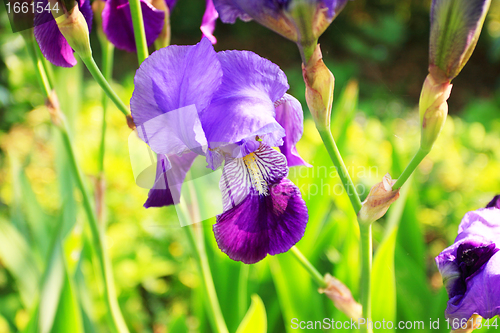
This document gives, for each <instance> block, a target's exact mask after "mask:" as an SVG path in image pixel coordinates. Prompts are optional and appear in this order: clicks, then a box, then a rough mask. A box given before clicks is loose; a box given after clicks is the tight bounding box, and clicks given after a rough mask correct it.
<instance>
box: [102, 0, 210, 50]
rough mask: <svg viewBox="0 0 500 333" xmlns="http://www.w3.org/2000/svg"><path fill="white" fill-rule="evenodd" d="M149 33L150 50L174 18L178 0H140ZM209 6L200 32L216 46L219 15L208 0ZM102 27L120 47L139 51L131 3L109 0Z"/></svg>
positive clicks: (109, 38) (125, 0)
mask: <svg viewBox="0 0 500 333" xmlns="http://www.w3.org/2000/svg"><path fill="white" fill-rule="evenodd" d="M140 1H141V9H142V15H143V20H144V29H145V31H146V42H147V45H148V47H149V46H151V45H152V44H153V43H154V42H155V40H156V39H157V38H158V36H160V34H161V33H162V30H163V27H164V25H165V24H166V23H165V15H170V14H169V13H170V12H172V9H173V8H174V6H175V4H176V2H177V0H140ZM206 3H207V7H206V11H205V14H204V16H203V22H202V25H201V27H200V29H201V30H202V32H203V35H204V36H206V37H208V38H209V39H210V40H211V41H212V43H214V44H215V42H216V39H215V37H214V36H213V31H214V29H215V21H216V20H217V17H218V14H217V12H216V11H215V8H214V6H213V3H212V0H207V1H206ZM166 11H168V14H166V13H165V12H166ZM102 26H103V30H104V33H105V34H106V36H107V37H108V40H109V41H110V42H111V43H113V44H114V45H115V46H116V47H117V48H119V49H121V50H125V51H128V52H136V45H135V37H134V27H133V24H132V17H131V14H130V5H129V2H128V0H106V6H105V7H104V10H103V12H102Z"/></svg>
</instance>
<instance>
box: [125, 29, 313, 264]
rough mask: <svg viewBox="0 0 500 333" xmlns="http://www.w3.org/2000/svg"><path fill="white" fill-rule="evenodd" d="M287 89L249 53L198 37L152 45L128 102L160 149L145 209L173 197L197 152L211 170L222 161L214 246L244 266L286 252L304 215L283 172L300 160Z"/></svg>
mask: <svg viewBox="0 0 500 333" xmlns="http://www.w3.org/2000/svg"><path fill="white" fill-rule="evenodd" d="M288 88H289V86H288V83H287V80H286V76H285V74H284V73H283V72H282V71H281V69H280V68H279V67H278V66H276V65H275V64H273V63H272V62H270V61H268V60H266V59H263V58H261V57H259V56H258V55H256V54H254V53H252V52H248V51H225V52H219V53H216V52H215V51H214V49H213V47H212V45H211V43H210V42H209V40H208V39H206V38H203V39H202V41H201V42H200V43H198V44H197V45H195V46H176V45H174V46H169V47H167V48H163V49H160V50H158V51H156V52H154V53H153V54H152V55H151V56H150V57H149V58H148V59H147V60H146V61H145V62H144V63H143V64H142V65H141V67H140V68H139V70H138V71H137V74H136V77H135V90H134V93H133V96H132V99H131V111H132V115H133V117H134V121H135V123H136V125H137V130H138V134H139V136H140V137H141V138H142V139H143V140H144V141H145V142H146V143H148V144H149V145H150V147H151V148H152V150H153V151H155V152H156V153H158V154H159V158H158V168H157V178H156V183H155V186H154V187H153V189H151V191H150V192H149V197H148V200H147V202H146V204H145V207H152V206H156V207H158V206H164V205H169V204H174V203H176V202H178V200H179V193H180V187H181V184H182V182H183V180H184V178H185V176H186V172H187V171H188V170H189V168H190V166H191V164H192V163H193V161H194V159H195V158H196V156H198V155H203V156H205V158H206V161H207V164H208V166H209V167H210V168H211V169H213V170H216V169H217V168H219V167H220V166H222V165H223V164H224V168H223V171H222V178H221V180H220V188H221V191H222V197H223V207H224V211H223V212H222V214H220V215H218V216H217V223H216V224H215V225H214V227H213V229H214V233H215V237H216V240H217V243H218V245H219V248H220V249H221V250H222V251H223V252H225V253H226V254H227V255H228V256H229V257H230V258H231V259H233V260H239V261H243V262H245V263H247V264H250V263H255V262H257V261H259V260H261V259H263V258H264V257H265V256H266V255H267V254H271V255H274V254H278V253H282V252H286V251H288V250H289V249H290V248H291V247H292V246H293V245H295V243H297V242H298V241H299V240H300V239H301V238H302V236H303V235H304V231H305V227H306V224H307V221H308V213H307V207H306V205H305V202H304V200H303V199H302V197H301V194H300V191H299V189H298V188H297V186H295V185H294V184H293V183H292V182H291V181H290V180H288V179H287V178H286V176H287V174H288V167H289V166H295V165H306V163H305V162H304V161H303V160H302V159H301V158H300V156H299V155H298V154H297V151H296V149H295V145H296V143H297V142H298V140H299V139H300V137H301V136H302V130H303V114H302V107H301V105H300V103H299V102H298V101H297V100H296V99H295V98H293V97H292V96H290V95H287V94H286V91H287V90H288ZM272 147H280V152H279V151H277V150H275V149H273V148H272ZM167 178H168V180H167ZM167 183H168V184H167Z"/></svg>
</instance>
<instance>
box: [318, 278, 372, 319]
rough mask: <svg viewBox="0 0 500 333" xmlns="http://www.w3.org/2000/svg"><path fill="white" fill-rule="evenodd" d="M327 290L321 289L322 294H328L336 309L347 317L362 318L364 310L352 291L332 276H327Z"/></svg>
mask: <svg viewBox="0 0 500 333" xmlns="http://www.w3.org/2000/svg"><path fill="white" fill-rule="evenodd" d="M325 282H326V284H327V286H326V288H320V289H319V290H318V291H319V293H320V294H326V296H328V298H329V299H331V300H332V301H333V304H335V307H336V308H337V309H339V310H340V311H342V312H343V313H344V314H345V315H346V316H348V317H350V318H352V319H355V320H358V319H359V318H361V316H362V312H363V308H362V306H361V304H359V303H358V302H356V301H355V300H354V298H353V297H352V294H351V291H350V290H349V288H347V287H346V286H345V285H344V284H343V283H342V282H340V281H339V280H337V279H336V278H334V277H333V276H331V275H330V274H326V275H325Z"/></svg>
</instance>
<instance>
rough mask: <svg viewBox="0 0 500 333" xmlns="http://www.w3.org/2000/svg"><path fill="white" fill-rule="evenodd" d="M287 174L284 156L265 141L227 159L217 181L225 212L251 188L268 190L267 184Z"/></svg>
mask: <svg viewBox="0 0 500 333" xmlns="http://www.w3.org/2000/svg"><path fill="white" fill-rule="evenodd" d="M287 174H288V167H287V165H286V158H285V156H283V155H282V154H280V153H279V152H277V151H276V150H274V149H272V148H270V147H268V146H266V145H264V144H261V146H260V147H259V149H257V150H256V151H254V152H253V153H252V154H249V155H247V156H245V157H244V158H235V159H231V160H229V161H227V162H226V165H224V170H223V171H222V177H221V179H220V182H219V187H220V190H221V192H222V204H223V207H224V212H226V211H228V210H229V209H231V208H234V207H235V206H237V205H239V204H240V203H241V202H242V201H243V200H245V198H246V197H248V195H249V193H250V192H251V190H252V189H253V190H255V191H256V192H257V193H260V194H265V193H268V190H269V187H270V186H271V185H272V184H275V183H278V182H279V181H280V180H281V179H283V178H284V177H286V176H287Z"/></svg>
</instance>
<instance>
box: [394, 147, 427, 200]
mask: <svg viewBox="0 0 500 333" xmlns="http://www.w3.org/2000/svg"><path fill="white" fill-rule="evenodd" d="M427 154H429V151H427V150H422V148H419V149H418V151H417V153H416V154H415V156H414V157H413V159H412V160H411V161H410V163H409V164H408V166H407V167H406V169H405V170H404V171H403V173H402V174H401V176H400V177H399V178H398V180H397V181H396V183H395V184H394V186H393V187H392V189H393V190H394V191H395V190H397V189H400V188H401V186H403V184H404V183H405V182H406V181H407V180H408V178H410V176H411V175H412V174H413V172H414V171H415V169H416V168H417V167H418V165H419V164H420V162H422V160H423V159H424V158H425V156H427Z"/></svg>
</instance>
